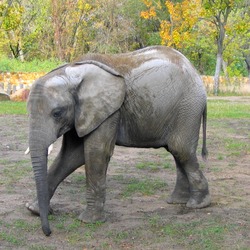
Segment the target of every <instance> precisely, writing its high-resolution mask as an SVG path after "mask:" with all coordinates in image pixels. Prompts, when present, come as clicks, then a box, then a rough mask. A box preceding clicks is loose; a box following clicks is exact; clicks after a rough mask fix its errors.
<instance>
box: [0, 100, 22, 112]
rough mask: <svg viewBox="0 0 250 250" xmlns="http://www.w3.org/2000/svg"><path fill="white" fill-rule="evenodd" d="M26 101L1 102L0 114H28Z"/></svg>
mask: <svg viewBox="0 0 250 250" xmlns="http://www.w3.org/2000/svg"><path fill="white" fill-rule="evenodd" d="M26 114H27V109H26V102H12V101H4V102H0V115H26Z"/></svg>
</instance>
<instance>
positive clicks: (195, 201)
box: [184, 156, 211, 208]
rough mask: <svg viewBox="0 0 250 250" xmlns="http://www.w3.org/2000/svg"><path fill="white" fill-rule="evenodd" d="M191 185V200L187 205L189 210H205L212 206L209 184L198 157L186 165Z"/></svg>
mask: <svg viewBox="0 0 250 250" xmlns="http://www.w3.org/2000/svg"><path fill="white" fill-rule="evenodd" d="M184 169H185V171H186V173H187V177H188V180H189V184H190V194H191V195H190V198H189V200H188V202H187V204H186V206H187V207H189V208H204V207H207V206H209V205H210V204H211V198H210V194H209V189H208V182H207V180H206V178H205V176H204V175H203V173H202V172H201V170H200V169H199V163H198V161H197V158H196V156H195V157H193V158H191V159H190V160H189V161H187V162H186V163H185V164H184Z"/></svg>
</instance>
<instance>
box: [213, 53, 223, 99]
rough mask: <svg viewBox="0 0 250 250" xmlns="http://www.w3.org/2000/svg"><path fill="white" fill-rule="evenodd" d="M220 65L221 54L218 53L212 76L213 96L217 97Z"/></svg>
mask: <svg viewBox="0 0 250 250" xmlns="http://www.w3.org/2000/svg"><path fill="white" fill-rule="evenodd" d="M221 64H222V54H221V53H218V54H217V58H216V68H215V74H214V95H218V93H219V86H220V71H221Z"/></svg>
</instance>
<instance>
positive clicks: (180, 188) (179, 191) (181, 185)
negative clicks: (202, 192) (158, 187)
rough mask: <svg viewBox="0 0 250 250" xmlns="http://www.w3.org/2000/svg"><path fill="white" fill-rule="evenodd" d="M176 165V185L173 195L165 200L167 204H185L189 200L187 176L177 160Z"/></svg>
mask: <svg viewBox="0 0 250 250" xmlns="http://www.w3.org/2000/svg"><path fill="white" fill-rule="evenodd" d="M175 163H176V171H177V176H176V184H175V188H174V191H173V193H172V194H171V196H170V197H169V198H168V199H167V203H169V204H186V203H187V202H188V200H189V198H190V186H189V181H188V177H187V174H186V172H185V170H184V169H183V168H182V165H181V164H180V163H179V161H178V159H175Z"/></svg>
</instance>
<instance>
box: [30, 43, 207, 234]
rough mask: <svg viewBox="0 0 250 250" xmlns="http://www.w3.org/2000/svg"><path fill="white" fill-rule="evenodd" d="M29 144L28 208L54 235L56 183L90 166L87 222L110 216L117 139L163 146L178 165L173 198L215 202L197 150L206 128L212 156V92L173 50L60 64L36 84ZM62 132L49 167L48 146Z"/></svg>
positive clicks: (195, 204)
mask: <svg viewBox="0 0 250 250" xmlns="http://www.w3.org/2000/svg"><path fill="white" fill-rule="evenodd" d="M27 109H28V114H29V121H28V123H29V148H30V157H31V163H32V167H33V172H34V178H35V183H36V192H37V197H36V199H35V200H33V201H32V202H31V203H27V204H26V207H27V209H28V210H30V211H31V212H32V213H35V214H37V215H39V216H40V219H41V226H42V230H43V232H44V234H45V235H46V236H49V235H50V234H51V229H50V225H49V222H48V214H49V213H50V212H51V207H50V199H51V198H52V196H53V195H54V193H55V190H56V188H57V187H58V185H59V184H60V183H61V182H62V181H63V180H64V179H65V178H66V177H67V176H68V175H70V174H71V173H72V172H73V171H75V170H76V169H77V168H79V167H80V166H82V165H85V173H86V203H87V205H86V208H85V210H84V211H83V212H82V213H81V214H80V216H79V219H80V220H81V221H83V222H86V223H89V222H97V221H100V222H104V221H105V220H106V216H105V211H104V205H105V196H106V173H107V167H108V164H109V161H110V158H111V156H112V154H113V150H114V147H115V145H120V146H125V147H138V148H165V149H166V150H167V151H168V152H170V154H172V156H173V158H174V161H175V164H176V172H177V177H176V184H175V187H174V190H173V192H172V194H171V195H170V197H169V198H168V200H167V202H168V203H170V204H186V206H187V207H189V208H204V207H207V206H209V205H210V203H211V198H210V194H209V187H208V182H207V180H206V178H205V176H204V175H203V173H202V171H201V170H200V168H199V162H198V159H197V155H196V151H197V147H198V140H199V133H200V129H201V130H202V133H203V139H202V157H203V159H206V158H207V155H208V151H207V147H206V121H207V96H206V90H205V88H204V86H203V83H202V80H201V78H200V76H199V74H198V72H197V71H196V69H195V68H194V67H193V66H192V64H191V63H190V61H189V60H188V59H187V58H186V57H185V56H184V55H182V54H181V53H180V52H178V51H177V50H175V49H172V48H169V47H166V46H151V47H146V48H142V49H139V50H136V51H133V52H127V53H120V54H113V55H111V54H98V53H88V54H86V55H84V56H82V57H80V58H79V59H78V60H76V61H74V62H72V63H68V64H65V65H62V66H60V67H58V68H56V69H54V70H52V71H51V72H49V73H47V74H46V75H44V76H42V77H41V78H39V79H37V80H36V81H35V83H34V84H33V85H32V87H31V91H30V95H29V99H28V103H27ZM61 136H62V145H61V149H60V151H59V153H58V155H57V157H56V158H55V160H54V162H53V163H52V164H51V166H50V167H49V168H48V167H47V160H48V147H49V146H50V145H51V144H52V143H53V142H55V141H56V140H57V138H59V137H61Z"/></svg>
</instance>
